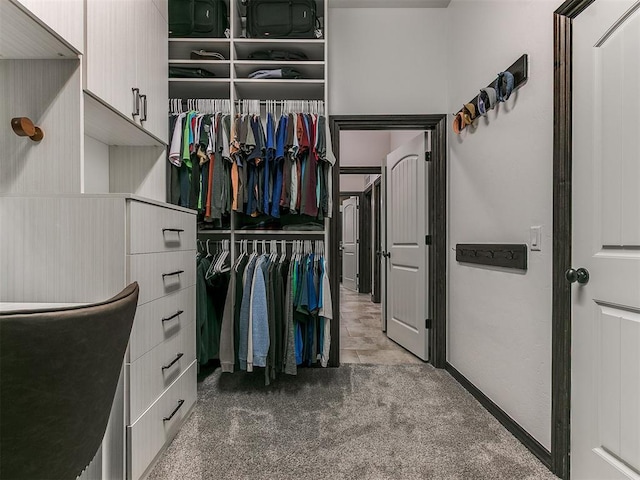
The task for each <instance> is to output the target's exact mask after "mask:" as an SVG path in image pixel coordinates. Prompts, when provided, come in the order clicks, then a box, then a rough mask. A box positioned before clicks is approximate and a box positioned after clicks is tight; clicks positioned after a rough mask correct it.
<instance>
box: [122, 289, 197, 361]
mask: <svg viewBox="0 0 640 480" xmlns="http://www.w3.org/2000/svg"><path fill="white" fill-rule="evenodd" d="M195 318H196V287H195V286H192V287H188V288H185V289H184V290H180V291H178V292H174V293H171V294H169V295H167V296H165V297H162V298H159V299H157V300H154V301H152V302H148V303H145V304H144V305H140V306H139V307H138V310H137V311H136V319H135V321H134V322H133V329H132V330H131V340H130V341H129V357H128V359H127V361H128V362H129V363H132V362H134V361H135V360H137V359H138V358H140V357H141V356H142V355H144V354H145V353H147V352H148V351H150V350H151V349H152V348H154V347H156V346H158V345H160V344H161V343H162V342H164V341H165V340H168V339H170V338H173V337H174V336H176V335H178V334H179V333H180V332H181V331H182V330H183V329H184V328H185V327H186V326H187V325H189V324H190V323H191V322H193V321H194V320H195Z"/></svg>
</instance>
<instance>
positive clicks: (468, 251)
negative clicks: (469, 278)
mask: <svg viewBox="0 0 640 480" xmlns="http://www.w3.org/2000/svg"><path fill="white" fill-rule="evenodd" d="M456 261H458V262H465V263H477V264H479V265H493V266H495V267H506V268H515V269H518V270H526V269H527V245H526V244H525V243H519V244H513V243H458V244H457V245H456Z"/></svg>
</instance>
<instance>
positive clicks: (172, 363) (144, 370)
mask: <svg viewBox="0 0 640 480" xmlns="http://www.w3.org/2000/svg"><path fill="white" fill-rule="evenodd" d="M195 336H196V330H195V322H194V321H192V322H191V323H190V324H189V325H187V326H186V328H184V330H182V331H181V332H180V333H179V334H178V335H176V336H174V337H172V338H170V339H169V340H166V341H165V342H163V343H161V344H160V345H158V346H157V347H155V348H154V349H153V350H151V351H150V352H147V353H146V354H145V355H143V356H142V357H140V358H138V359H137V360H136V361H135V362H133V363H131V364H130V365H128V366H127V368H128V370H129V385H130V388H129V419H130V423H133V422H135V421H136V420H137V419H138V417H140V415H142V414H143V413H144V411H145V410H146V409H147V408H148V407H149V405H151V404H152V403H153V402H154V401H155V400H156V399H157V398H158V397H159V396H160V395H162V393H163V392H164V391H165V390H166V388H167V387H169V385H171V384H172V383H173V382H174V381H175V380H176V378H178V377H179V376H180V375H181V374H182V373H183V372H184V371H185V370H186V369H187V368H188V367H189V365H191V363H193V361H194V360H195V359H196V338H195Z"/></svg>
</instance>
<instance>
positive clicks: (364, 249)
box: [358, 185, 373, 293]
mask: <svg viewBox="0 0 640 480" xmlns="http://www.w3.org/2000/svg"><path fill="white" fill-rule="evenodd" d="M372 192H373V185H369V186H368V187H367V188H366V189H365V190H364V192H362V193H361V194H360V204H359V210H360V214H359V216H358V221H359V225H358V227H359V229H360V235H359V236H358V238H359V239H360V246H359V247H360V248H359V249H358V262H359V266H358V275H359V276H358V292H359V293H371V270H372V268H373V265H372V264H371V248H372V244H373V237H372V235H371V229H372V224H371V222H372V221H373V219H372V218H371V195H372Z"/></svg>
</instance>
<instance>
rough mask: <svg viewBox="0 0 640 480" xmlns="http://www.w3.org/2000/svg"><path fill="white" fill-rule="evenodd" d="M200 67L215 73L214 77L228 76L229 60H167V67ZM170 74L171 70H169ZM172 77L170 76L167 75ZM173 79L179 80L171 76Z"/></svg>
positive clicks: (223, 77)
mask: <svg viewBox="0 0 640 480" xmlns="http://www.w3.org/2000/svg"><path fill="white" fill-rule="evenodd" d="M171 66H174V67H183V68H200V69H202V70H206V71H208V72H211V73H213V74H214V75H215V77H211V78H214V79H225V78H229V73H230V71H231V62H229V61H228V60H169V67H171ZM169 75H171V72H169ZM169 78H172V77H169ZM172 79H173V80H180V79H179V78H176V77H173V78H172Z"/></svg>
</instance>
